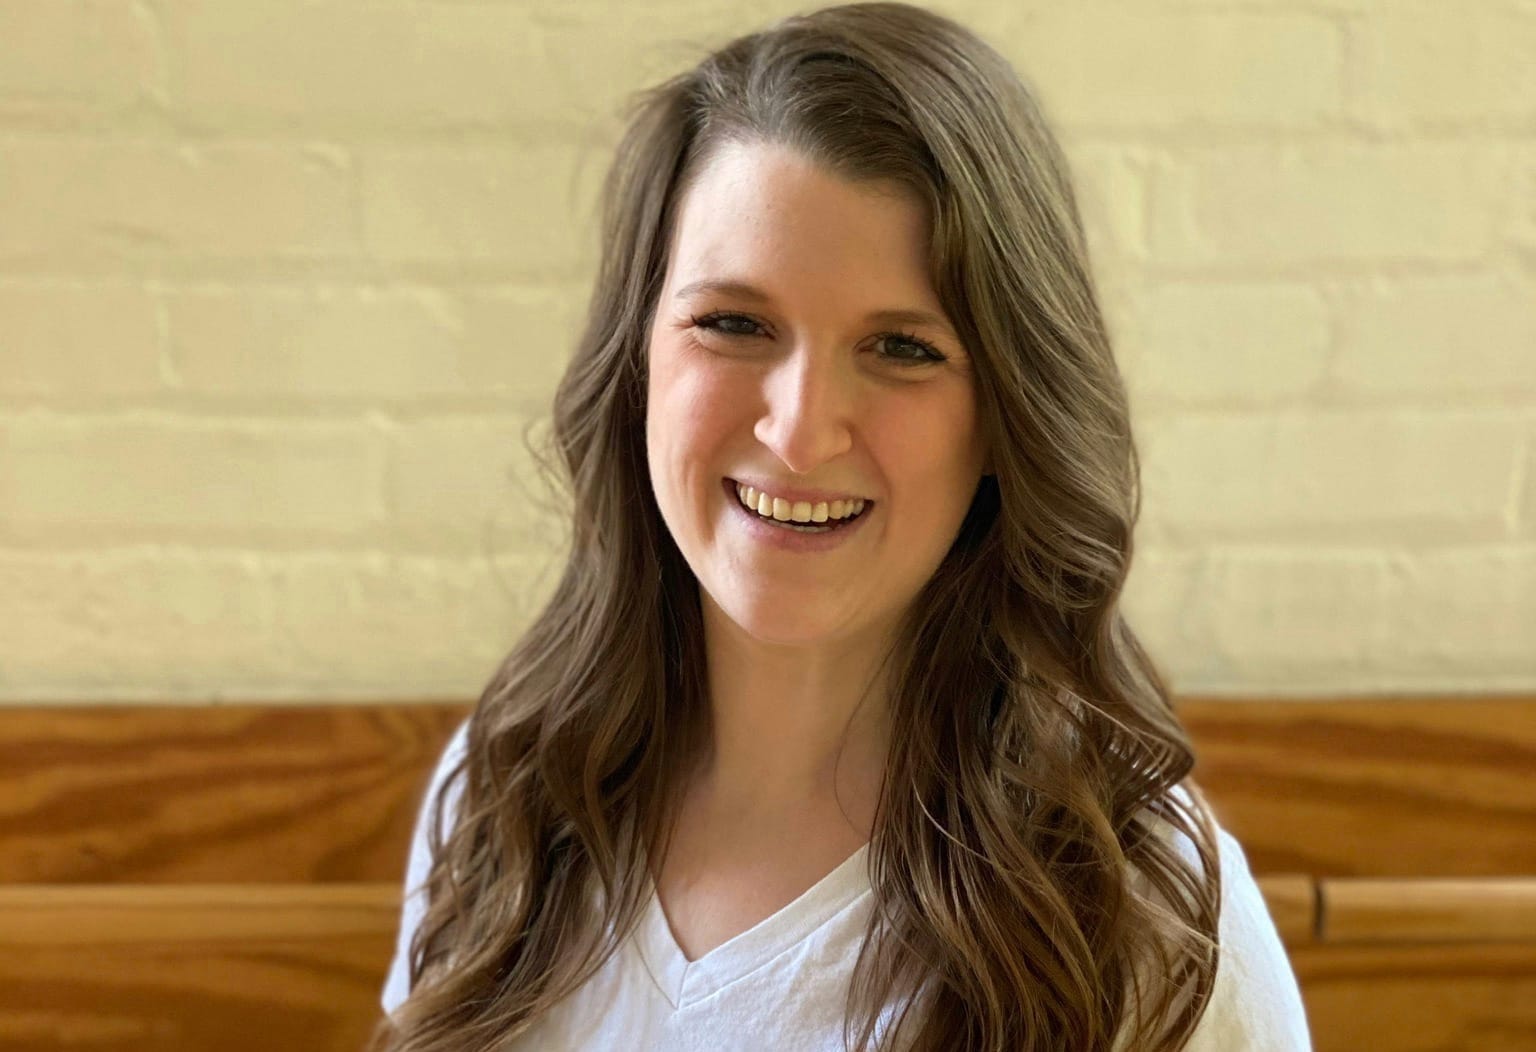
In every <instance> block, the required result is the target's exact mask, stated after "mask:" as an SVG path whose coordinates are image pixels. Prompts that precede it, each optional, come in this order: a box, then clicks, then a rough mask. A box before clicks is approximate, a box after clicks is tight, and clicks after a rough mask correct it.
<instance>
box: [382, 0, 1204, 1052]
mask: <svg viewBox="0 0 1536 1052" xmlns="http://www.w3.org/2000/svg"><path fill="white" fill-rule="evenodd" d="M730 141H745V142H765V143H773V144H778V145H784V146H788V147H791V148H793V149H795V150H797V151H799V152H801V153H802V154H803V155H804V156H806V157H807V158H809V159H811V160H813V161H815V162H817V163H819V164H821V165H823V166H825V167H826V168H827V169H828V170H830V171H833V172H835V173H837V174H838V175H840V176H843V177H846V178H848V179H850V180H857V181H866V180H868V181H880V182H882V183H887V184H890V183H894V184H897V185H899V186H901V187H903V188H905V189H906V190H908V191H909V192H911V193H913V194H915V195H916V196H917V197H918V198H919V199H920V200H921V201H922V202H923V203H924V204H925V205H926V206H927V208H928V210H929V212H928V214H929V215H930V217H931V220H932V231H931V234H932V252H931V260H930V265H931V269H932V278H933V281H934V284H935V288H936V290H937V292H938V295H939V297H940V300H941V302H942V304H943V305H944V308H945V311H946V313H947V314H948V316H949V318H950V319H952V320H953V321H954V323H955V324H956V326H957V329H958V333H959V335H960V337H961V339H962V340H963V341H964V344H965V346H966V347H967V349H968V351H969V353H970V354H971V357H972V359H973V360H974V362H975V376H976V382H977V397H978V410H979V414H980V415H979V419H980V421H981V426H982V427H983V428H984V431H985V435H986V437H987V442H988V445H989V447H990V449H991V453H992V470H993V472H995V474H990V475H987V476H984V477H983V478H982V479H981V482H980V484H979V486H978V488H977V491H976V494H975V497H974V499H973V502H972V505H971V507H970V509H969V512H968V514H967V516H966V518H965V521H964V522H963V524H962V526H961V528H960V531H959V533H958V535H957V537H956V538H955V541H954V543H953V546H952V548H951V549H950V551H949V552H948V554H947V556H946V557H945V559H944V561H943V563H942V564H941V566H940V567H939V569H938V571H937V572H936V573H935V574H934V576H933V578H932V579H931V580H930V581H929V582H928V584H927V585H926V587H925V589H924V590H923V591H922V593H921V594H920V595H919V596H918V597H917V599H916V601H915V602H914V603H913V604H912V606H911V609H910V612H909V613H908V615H907V617H906V619H905V621H904V622H903V623H902V625H901V628H900V632H899V634H898V638H897V640H896V641H895V643H894V646H893V649H892V651H891V660H892V670H893V673H894V674H893V678H892V679H891V681H890V682H891V684H892V687H891V693H890V698H889V704H890V718H891V721H892V722H891V726H892V735H891V740H892V743H893V744H892V746H891V750H890V753H889V756H888V758H887V763H886V771H885V782H884V790H883V793H882V796H881V798H880V803H879V809H878V813H877V816H876V822H875V829H874V835H873V838H872V840H871V842H870V852H869V863H870V877H871V882H872V884H873V895H874V904H875V908H874V909H873V911H872V913H871V917H870V922H869V928H868V931H867V938H866V940H865V943H864V947H863V950H862V951H861V953H860V955H859V959H858V962H857V965H856V968H855V971H854V978H853V982H852V983H851V986H850V989H849V1001H848V1016H847V1026H846V1030H845V1039H846V1041H847V1043H848V1044H849V1046H850V1047H853V1048H869V1047H878V1048H893V1047H895V1048H911V1049H914V1050H922V1052H939V1050H945V1052H952V1050H956V1049H975V1050H999V1052H1001V1050H1008V1052H1019V1050H1030V1052H1036V1050H1038V1052H1044V1050H1047V1049H1062V1050H1066V1049H1070V1050H1073V1052H1089V1050H1108V1049H1111V1048H1126V1047H1128V1048H1133V1049H1136V1050H1138V1052H1139V1050H1143V1049H1145V1050H1161V1049H1169V1050H1172V1049H1177V1048H1180V1047H1182V1046H1183V1045H1184V1043H1185V1041H1186V1040H1187V1039H1188V1037H1189V1035H1190V1034H1191V1032H1192V1031H1193V1029H1194V1027H1195V1025H1196V1023H1197V1022H1198V1020H1199V1018H1200V1015H1201V1013H1202V1012H1203V1011H1204V1008H1205V1005H1206V1003H1207V1002H1208V1001H1209V999H1210V993H1211V989H1212V986H1213V984H1214V980H1215V973H1216V964H1217V949H1218V947H1217V944H1216V932H1217V918H1218V915H1219V912H1220V896H1221V888H1220V876H1219V869H1218V868H1217V865H1216V832H1215V827H1214V825H1213V824H1212V819H1211V817H1210V815H1209V812H1208V810H1207V809H1206V808H1205V806H1204V804H1203V802H1202V801H1201V797H1200V794H1199V791H1198V789H1197V788H1195V786H1194V784H1193V782H1192V781H1190V780H1189V779H1188V778H1187V775H1188V774H1189V771H1190V769H1191V767H1192V766H1193V762H1194V760H1193V753H1192V750H1191V747H1190V743H1189V740H1188V738H1187V736H1186V734H1185V732H1184V730H1183V728H1182V727H1181V726H1180V724H1179V722H1178V720H1177V718H1176V717H1175V714H1174V712H1173V709H1172V706H1171V703H1170V699H1169V693H1168V690H1167V688H1166V686H1165V685H1164V683H1163V681H1162V679H1161V678H1160V676H1159V674H1158V672H1157V670H1156V669H1155V667H1154V666H1153V663H1152V661H1151V660H1150V659H1149V657H1148V656H1147V654H1146V653H1145V652H1144V650H1143V649H1142V647H1141V646H1140V645H1139V644H1138V642H1137V640H1136V638H1135V636H1134V635H1133V634H1132V632H1131V630H1130V628H1129V627H1128V626H1127V624H1126V622H1125V620H1124V618H1123V617H1122V615H1121V613H1120V608H1119V606H1120V597H1121V592H1122V588H1123V586H1124V583H1125V579H1126V575H1127V573H1128V572H1129V569H1130V565H1131V552H1132V530H1133V527H1134V525H1135V522H1136V519H1137V516H1138V513H1139V511H1140V488H1139V463H1138V460H1137V455H1136V449H1135V444H1134V442H1133V440H1132V435H1131V430H1130V422H1129V412H1128V406H1127V402H1126V396H1125V392H1124V386H1123V383H1122V380H1121V377H1120V374H1119V371H1118V368H1117V366H1116V364H1115V360H1114V356H1113V353H1112V350H1111V347H1110V341H1109V338H1108V334H1107V332H1106V329H1105V324H1104V320H1103V318H1102V315H1101V311H1100V308H1099V304H1098V300H1097V294H1096V291H1095V287H1094V282H1093V279H1092V276H1091V274H1090V268H1089V261H1088V255H1087V249H1086V245H1085V242H1084V236H1083V230H1082V224H1081V220H1080V218H1079V215H1078V211H1077V205H1076V202H1075V199H1074V196H1073V192H1072V185H1071V179H1070V173H1069V170H1068V165H1067V163H1066V161H1065V158H1064V156H1063V154H1062V151H1061V149H1060V147H1059V145H1058V143H1057V141H1056V140H1055V138H1054V136H1053V135H1052V133H1051V132H1050V130H1049V129H1048V128H1047V126H1046V123H1045V121H1044V119H1043V117H1042V114H1041V112H1040V109H1039V106H1038V104H1037V103H1036V101H1035V100H1034V98H1033V97H1032V95H1031V93H1030V91H1029V89H1028V88H1027V87H1026V86H1025V85H1024V84H1023V83H1021V81H1020V80H1019V78H1018V76H1017V74H1016V73H1015V72H1014V71H1013V70H1012V68H1011V67H1010V66H1009V64H1008V63H1007V62H1006V61H1005V60H1004V59H1003V58H1002V57H1001V56H1000V55H999V54H998V53H997V52H996V51H994V50H993V49H992V48H990V47H989V46H988V45H986V44H985V43H983V42H982V41H981V40H979V39H978V38H977V37H976V36H974V35H973V34H972V33H970V32H969V31H967V30H965V29H964V28H962V27H961V26H959V25H957V24H955V23H954V22H952V21H950V20H948V19H946V18H943V17H941V16H939V15H936V14H933V13H930V12H927V11H924V10H922V9H919V8H916V7H911V6H907V5H904V4H894V3H868V4H852V5H848V6H842V7H833V8H828V9H825V10H821V11H818V12H815V13H812V14H808V15H804V16H798V17H793V18H789V19H786V20H783V21H781V22H778V23H776V24H775V25H773V26H771V27H769V28H768V29H765V30H764V31H762V32H759V33H754V34H751V35H749V36H745V37H742V38H740V39H738V40H735V41H732V42H731V43H729V44H727V45H726V46H724V47H723V48H720V49H719V50H717V51H715V52H713V53H712V54H710V55H708V56H707V57H706V58H705V59H704V60H703V61H702V62H701V63H699V65H698V66H697V67H696V68H694V69H692V70H690V71H689V72H687V73H684V74H681V75H679V76H677V77H675V78H673V79H670V80H668V81H666V82H665V83H663V84H661V85H660V86H658V87H656V88H654V89H653V90H650V91H648V92H646V93H645V94H644V95H642V96H641V97H640V98H639V100H638V102H637V104H636V108H635V111H634V113H633V117H632V119H631V121H630V123H629V126H628V130H627V132H626V134H625V136H624V138H623V140H622V142H621V144H620V146H619V148H618V153H617V157H616V160H615V162H614V164H613V167H612V169H611V170H610V172H609V175H608V179H607V183H606V185H605V189H604V198H603V244H602V257H601V258H602V264H601V271H600V274H599V276H598V278H597V281H596V285H595V289H594V292H593V295H592V300H591V306H590V311H589V315H588V321H587V325H586V330H585V333H584V334H583V336H582V337H581V340H580V342H579V344H578V345H577V346H576V348H575V353H574V355H573V357H572V359H571V362H570V365H569V367H568V369H567V370H566V372H565V375H564V377H563V379H562V380H561V382H560V384H559V388H558V390H557V392H556V395H555V400H554V407H553V421H552V423H553V427H552V453H551V454H550V455H549V459H550V460H552V461H553V462H554V465H553V467H551V468H549V470H550V472H551V474H552V480H553V481H554V482H555V483H556V484H557V485H559V486H560V487H561V488H562V490H563V491H564V500H565V502H566V509H567V513H568V515H569V522H570V526H571V533H570V551H569V556H568V559H567V561H566V563H565V566H564V571H563V574H562V576H561V577H560V580H559V583H558V585H557V586H556V588H555V590H554V593H553V598H551V600H550V601H549V603H548V605H547V606H546V607H545V608H544V610H543V611H542V612H541V613H540V614H539V615H538V617H537V618H536V619H535V620H534V621H533V623H532V625H531V627H529V629H528V630H527V632H526V634H525V635H524V636H523V638H522V639H521V640H520V641H519V642H518V643H517V645H516V647H515V648H514V649H513V650H512V652H511V653H510V654H509V655H508V657H507V658H506V660H505V661H504V663H503V664H502V666H501V668H500V669H499V670H498V672H497V673H496V675H495V676H494V677H493V678H492V680H491V682H490V683H489V684H488V685H487V687H486V688H485V691H484V693H483V694H482V696H481V698H480V701H479V704H478V706H477V708H476V709H475V712H474V714H473V716H472V718H471V721H470V724H469V729H468V736H467V747H466V754H465V757H464V759H463V761H462V762H461V763H460V764H459V765H458V766H457V767H456V768H455V769H454V770H453V772H452V774H451V776H450V777H449V779H448V784H447V785H445V787H444V792H443V793H441V794H439V796H438V798H437V800H436V804H435V808H436V816H437V819H438V821H439V822H441V823H443V827H444V829H445V830H446V835H445V836H443V837H441V838H438V837H434V838H433V839H434V843H433V847H434V849H435V852H436V854H435V864H434V865H433V867H432V869H431V873H430V876H429V878H428V881H427V891H428V908H427V910H426V914H425V918H424V920H423V922H422V924H421V926H420V927H419V929H418V930H417V932H416V934H415V938H414V940H413V941H412V944H411V955H410V956H411V961H410V965H411V967H410V972H411V979H412V987H413V988H412V991H411V993H410V996H409V997H408V999H407V1000H406V1001H405V1002H404V1003H403V1004H402V1005H401V1006H400V1008H399V1009H398V1010H397V1011H396V1013H395V1015H394V1024H395V1026H394V1028H391V1027H388V1026H387V1025H384V1024H381V1026H380V1027H379V1030H378V1033H377V1034H376V1035H375V1037H376V1040H375V1044H374V1046H373V1047H375V1048H380V1049H389V1050H393V1052H428V1050H434V1052H435V1050H449V1049H453V1050H461V1049H466V1048H471V1049H490V1048H494V1047H498V1046H500V1045H502V1044H503V1043H505V1042H507V1041H509V1040H511V1039H512V1038H514V1037H516V1036H518V1035H519V1034H521V1033H522V1032H524V1031H525V1030H526V1029H527V1028H528V1027H529V1026H530V1025H531V1024H532V1023H533V1022H534V1021H535V1019H536V1018H537V1017H538V1016H540V1015H541V1014H542V1013H544V1012H546V1011H547V1010H548V1009H550V1008H551V1007H552V1006H553V1005H554V1004H555V1003H556V1002H558V1001H559V1000H561V999H562V998H563V997H564V996H565V995H566V994H568V993H570V992H572V991H573V990H574V989H575V988H576V987H578V986H579V985H580V984H582V983H583V982H585V981H586V979H588V978H589V977H590V976H591V975H592V974H593V973H594V972H595V971H596V970H597V969H598V968H599V967H600V966H601V965H602V964H603V962H604V961H605V960H607V958H608V956H609V955H610V954H612V953H613V952H614V951H615V950H616V949H617V947H618V946H619V945H620V943H621V941H622V940H623V939H624V938H625V937H626V936H627V935H628V934H629V933H630V931H631V930H632V929H633V927H634V925H635V923H636V922H637V920H638V918H639V916H640V913H641V910H642V908H643V907H644V905H645V903H644V895H645V893H646V892H647V890H648V885H647V875H648V869H647V863H646V853H647V849H648V848H649V847H651V846H653V845H656V844H659V843H662V842H663V841H664V840H665V832H666V831H667V829H668V828H669V821H670V818H671V816H672V815H673V813H674V809H675V807H676V806H677V803H678V798H679V797H678V791H679V786H678V784H677V783H678V775H679V773H680V772H682V771H684V770H686V769H687V765H688V761H689V759H690V758H691V757H692V756H694V755H696V753H695V750H696V749H697V748H698V747H699V743H700V741H701V740H702V735H703V733H704V730H703V728H705V727H706V726H707V724H706V721H707V718H708V695H707V689H706V684H705V679H704V668H705V653H704V647H703V627H702V626H703V622H702V617H701V612H700V598H699V586H698V582H697V580H696V579H695V577H694V576H693V573H692V571H691V570H690V569H689V567H688V565H687V563H686V562H685V561H684V560H683V558H682V555H681V553H680V552H679V550H678V548H677V546H676V545H675V543H674V542H673V540H672V538H671V536H670V534H669V533H668V531H667V529H666V527H665V524H664V523H663V520H662V518H661V514H660V512H659V510H658V508H657V506H656V503H655V500H654V498H653V496H652V493H651V486H650V479H649V476H648V472H647V464H646V450H645V445H644V443H645V426H644V421H645V407H646V384H645V379H646V365H645V361H646V359H645V356H646V353H647V334H648V332H649V329H650V322H651V317H652V312H653V311H654V309H655V306H656V300H657V297H658V295H659V292H660V288H661V283H662V278H663V275H664V273H665V270H666V249H667V245H668V241H669V236H670V231H671V229H672V224H673V221H674V218H675V215H676V213H677V209H678V202H679V199H680V197H681V195H682V194H683V193H684V191H685V190H686V188H687V187H688V185H689V183H690V179H691V178H693V177H694V176H695V175H696V173H697V172H698V171H699V170H700V167H701V166H702V165H703V164H704V163H705V162H706V161H707V160H708V158H709V157H710V155H711V151H713V150H714V149H716V148H717V147H718V146H720V145H721V144H722V143H725V142H730ZM535 452H536V453H537V452H538V451H535ZM546 466H547V467H548V465H546ZM456 783H457V787H458V788H457V791H461V792H462V797H461V800H460V803H459V806H458V811H457V814H456V816H454V817H452V818H451V819H450V818H449V817H448V816H446V815H445V814H444V810H445V808H444V806H443V802H444V799H445V797H446V795H447V793H448V791H450V790H453V789H454V787H455V784H456ZM1169 831H1171V832H1172V833H1173V834H1175V835H1176V836H1182V837H1184V838H1185V839H1186V841H1187V842H1188V843H1189V844H1191V845H1192V846H1193V851H1194V854H1195V856H1196V858H1197V859H1198V863H1199V865H1198V866H1195V865H1193V864H1192V863H1191V861H1190V859H1189V857H1188V850H1181V849H1180V848H1179V847H1178V846H1177V845H1176V844H1175V843H1173V838H1172V837H1170V836H1168V835H1166V834H1167V833H1168V832H1169ZM439 841H440V842H439ZM598 892H600V894H597V893H598ZM891 1006H897V1010H895V1011H892V1012H891V1013H890V1015H889V1017H888V1019H887V1023H890V1024H891V1025H889V1026H887V1023H882V1022H881V1021H880V1017H881V1014H882V1013H883V1012H887V1010H888V1009H890V1008H891Z"/></svg>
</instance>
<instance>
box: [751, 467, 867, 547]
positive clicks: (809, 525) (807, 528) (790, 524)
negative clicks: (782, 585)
mask: <svg viewBox="0 0 1536 1052" xmlns="http://www.w3.org/2000/svg"><path fill="white" fill-rule="evenodd" d="M721 484H722V486H723V487H724V488H725V494H726V499H727V500H729V501H730V502H731V503H732V504H734V505H736V507H737V509H738V510H739V511H741V513H742V514H743V515H749V516H751V517H752V518H753V519H754V520H756V521H758V522H760V523H763V524H764V525H767V526H771V527H777V528H779V529H782V530H786V531H791V532H794V533H804V534H827V533H836V532H838V531H839V530H845V529H847V528H848V527H849V526H852V525H853V524H855V523H857V522H860V521H862V520H863V519H864V518H866V517H867V516H868V515H869V514H870V512H872V511H873V510H874V508H875V502H874V501H872V500H865V501H864V506H863V507H862V508H860V509H859V511H858V513H857V514H854V515H848V516H845V517H843V518H840V519H832V518H830V517H829V518H828V519H827V520H826V521H824V522H815V521H809V522H796V521H794V520H784V519H776V518H774V517H773V516H772V515H764V514H762V513H761V512H759V511H757V510H756V509H755V508H748V507H747V505H746V504H744V503H743V502H742V500H741V497H740V495H739V494H738V493H737V492H736V490H737V487H739V486H741V485H743V483H740V482H737V481H736V480H735V479H733V478H725V479H722V480H721ZM829 510H830V509H829Z"/></svg>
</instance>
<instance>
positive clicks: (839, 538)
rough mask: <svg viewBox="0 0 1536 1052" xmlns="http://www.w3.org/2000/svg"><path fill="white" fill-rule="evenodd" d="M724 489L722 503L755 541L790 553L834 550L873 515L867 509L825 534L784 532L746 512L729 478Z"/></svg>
mask: <svg viewBox="0 0 1536 1052" xmlns="http://www.w3.org/2000/svg"><path fill="white" fill-rule="evenodd" d="M722 485H723V486H724V487H725V502H726V504H727V505H729V506H730V507H731V508H732V509H734V514H735V516H736V517H737V518H738V519H740V520H741V523H742V525H743V526H744V527H745V528H746V529H747V531H748V532H749V533H751V534H752V536H753V537H754V538H756V539H757V540H760V541H762V542H763V543H764V544H770V545H773V546H774V547H776V548H782V549H784V550H785V551H790V552H829V551H831V550H832V549H834V548H837V547H839V546H841V545H844V544H847V543H848V541H849V540H850V539H851V538H852V537H853V535H854V534H856V533H858V532H859V530H860V529H862V528H863V526H864V521H865V520H866V519H868V518H869V516H870V515H871V514H872V513H873V512H874V510H875V509H874V506H873V505H870V506H868V507H866V508H865V509H864V510H863V511H862V512H861V513H860V514H859V516H858V518H856V519H854V520H853V521H852V522H850V523H848V525H846V526H839V527H837V528H836V529H834V530H828V531H827V532H826V533H801V532H800V531H798V530H786V529H785V528H784V527H782V526H773V525H770V524H769V523H768V522H766V521H765V520H764V519H763V517H762V516H761V515H759V514H757V512H755V511H748V510H747V506H746V505H745V504H743V503H742V502H741V498H740V497H738V496H737V495H736V483H735V482H733V481H731V480H730V479H725V480H723V483H722Z"/></svg>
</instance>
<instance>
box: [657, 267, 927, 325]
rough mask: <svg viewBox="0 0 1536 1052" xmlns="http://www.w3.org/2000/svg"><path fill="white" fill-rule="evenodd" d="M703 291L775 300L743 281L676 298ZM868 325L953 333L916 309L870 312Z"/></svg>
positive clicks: (697, 286)
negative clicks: (905, 326)
mask: <svg viewBox="0 0 1536 1052" xmlns="http://www.w3.org/2000/svg"><path fill="white" fill-rule="evenodd" d="M703 292H715V293H725V294H726V295H728V296H740V297H741V298H742V299H745V300H751V301H753V302H754V303H768V302H771V301H772V299H773V297H771V296H769V295H768V293H766V292H764V291H763V290H762V289H760V288H758V287H757V286H756V285H749V284H748V283H746V282H744V281H729V280H722V281H713V280H708V279H706V280H704V281H695V282H692V283H690V284H688V285H684V286H683V287H682V288H680V289H678V290H677V296H676V298H677V299H680V300H681V299H691V298H692V297H694V296H697V295H699V294H700V293H703ZM864 320H865V322H868V323H872V324H876V325H929V326H932V327H933V328H936V329H942V330H944V331H945V332H950V333H953V331H954V330H953V328H952V327H951V326H950V324H949V322H947V321H945V320H944V318H943V317H941V316H940V315H938V314H935V313H933V312H932V311H926V310H914V309H911V308H905V309H902V308H888V309H886V310H877V311H870V313H869V314H868V315H866V316H865V318H864Z"/></svg>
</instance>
